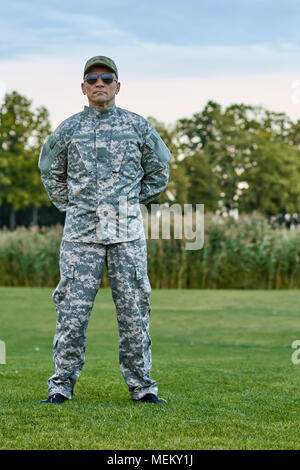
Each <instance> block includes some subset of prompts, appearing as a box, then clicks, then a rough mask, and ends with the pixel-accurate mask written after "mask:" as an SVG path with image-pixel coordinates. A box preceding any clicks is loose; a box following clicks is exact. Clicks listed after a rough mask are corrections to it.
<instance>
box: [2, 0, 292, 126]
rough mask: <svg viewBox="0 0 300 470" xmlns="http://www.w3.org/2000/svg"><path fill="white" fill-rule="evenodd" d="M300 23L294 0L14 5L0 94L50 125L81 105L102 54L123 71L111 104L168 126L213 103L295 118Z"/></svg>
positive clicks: (6, 13)
mask: <svg viewBox="0 0 300 470" xmlns="http://www.w3.org/2000/svg"><path fill="white" fill-rule="evenodd" d="M299 20H300V6H299V2H296V1H292V0H288V1H286V2H285V3H283V2H281V1H276V0H275V1H273V2H271V1H269V0H267V1H266V0H251V1H248V0H239V1H237V0H236V1H233V0H231V1H230V0H223V1H222V0H219V1H217V0H210V1H195V0H186V1H185V2H183V1H177V0H173V1H171V0H148V1H143V0H139V1H136V0H127V1H120V0H114V1H113V2H108V1H103V0H98V1H96V0H89V1H86V2H84V1H82V0H81V1H58V0H52V1H51V2H43V1H37V0H25V1H21V0H20V1H15V0H13V1H10V2H8V3H5V4H4V3H3V4H2V6H1V18H0V39H1V40H0V91H1V89H2V91H3V90H6V91H11V90H12V89H17V91H19V92H20V93H22V94H25V95H26V96H28V97H29V98H31V99H33V102H34V104H35V105H41V104H44V105H45V106H47V107H48V109H49V110H50V113H51V119H52V122H53V125H54V126H56V125H57V124H58V123H59V122H60V121H61V120H62V119H64V118H65V117H67V116H68V115H70V114H72V113H73V112H77V111H78V110H80V109H81V108H82V106H83V104H86V103H84V101H83V97H82V96H81V95H80V90H79V87H78V83H80V80H81V71H82V68H83V65H84V62H85V61H86V60H87V59H88V58H89V57H91V56H93V55H98V54H101V55H108V56H110V57H112V58H113V59H114V60H115V61H116V63H117V65H118V68H119V72H120V81H121V92H120V94H119V96H118V98H119V97H120V98H119V102H118V103H117V104H118V105H119V106H121V107H125V108H127V109H132V110H133V111H135V112H138V113H139V114H142V115H145V116H146V115H153V116H155V117H157V118H158V119H161V120H164V121H167V122H172V121H174V120H175V119H177V118H179V117H183V116H187V115H192V113H193V112H196V111H200V110H201V108H202V107H203V106H204V104H205V103H206V102H207V101H208V99H215V100H216V101H218V102H220V103H221V104H223V105H224V106H225V105H228V104H230V103H232V102H245V103H250V104H261V105H264V106H266V107H268V108H269V109H273V110H275V111H285V112H287V113H288V114H289V115H290V116H291V117H292V118H294V119H296V118H298V114H299V111H300V104H298V103H297V99H296V100H295V99H293V93H295V87H296V88H297V86H298V85H297V83H298V82H297V81H299V80H300V71H299V64H300V60H299V59H300V56H299V52H300V41H299V40H300V28H299V24H300V22H299ZM295 84H296V85H295ZM299 87H300V85H299ZM299 101H300V100H299Z"/></svg>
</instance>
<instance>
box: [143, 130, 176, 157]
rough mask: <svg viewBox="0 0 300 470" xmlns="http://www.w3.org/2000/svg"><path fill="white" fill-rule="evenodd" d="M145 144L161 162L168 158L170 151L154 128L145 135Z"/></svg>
mask: <svg viewBox="0 0 300 470" xmlns="http://www.w3.org/2000/svg"><path fill="white" fill-rule="evenodd" d="M146 145H147V146H148V147H149V148H151V150H153V152H154V153H155V154H156V155H157V156H158V158H159V160H160V161H161V162H163V163H165V162H168V161H169V160H170V157H171V154H170V151H169V149H168V147H167V146H166V144H165V143H164V141H163V140H162V138H161V137H160V135H159V133H158V132H157V131H156V130H154V131H153V132H152V133H151V134H150V135H149V136H148V137H147V139H146Z"/></svg>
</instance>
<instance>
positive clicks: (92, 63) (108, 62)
mask: <svg viewBox="0 0 300 470" xmlns="http://www.w3.org/2000/svg"><path fill="white" fill-rule="evenodd" d="M97 65H104V66H105V67H108V68H109V69H111V70H113V71H114V72H115V74H116V76H117V78H118V69H117V66H116V64H115V63H114V61H113V60H112V59H110V58H109V57H105V56H104V55H97V56H95V57H92V58H91V59H89V60H88V61H87V63H86V64H85V66H84V71H83V77H84V76H85V74H86V72H87V70H88V69H90V68H91V67H96V66H97Z"/></svg>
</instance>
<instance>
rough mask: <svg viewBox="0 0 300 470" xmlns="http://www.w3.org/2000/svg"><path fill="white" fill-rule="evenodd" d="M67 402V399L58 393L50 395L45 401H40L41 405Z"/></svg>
mask: <svg viewBox="0 0 300 470" xmlns="http://www.w3.org/2000/svg"><path fill="white" fill-rule="evenodd" d="M65 400H67V397H64V396H63V395H61V394H60V393H55V394H54V395H50V396H49V397H48V398H46V399H45V400H41V403H63V402H64V401H65Z"/></svg>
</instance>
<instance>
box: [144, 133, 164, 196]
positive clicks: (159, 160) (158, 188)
mask: <svg viewBox="0 0 300 470" xmlns="http://www.w3.org/2000/svg"><path fill="white" fill-rule="evenodd" d="M170 158H171V155H170V151H169V149H168V147H167V146H166V144H165V143H164V141H163V140H162V138H161V137H160V135H159V133H158V132H157V131H156V129H154V127H152V126H151V129H150V133H148V134H147V137H146V139H145V145H144V147H143V151H142V167H143V170H144V176H143V179H142V181H141V192H140V195H139V200H140V203H141V204H148V203H149V202H151V201H152V200H153V199H155V198H156V197H157V196H159V194H160V193H161V192H162V191H163V190H164V189H165V188H166V187H167V184H168V180H169V175H170V167H169V160H170Z"/></svg>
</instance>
